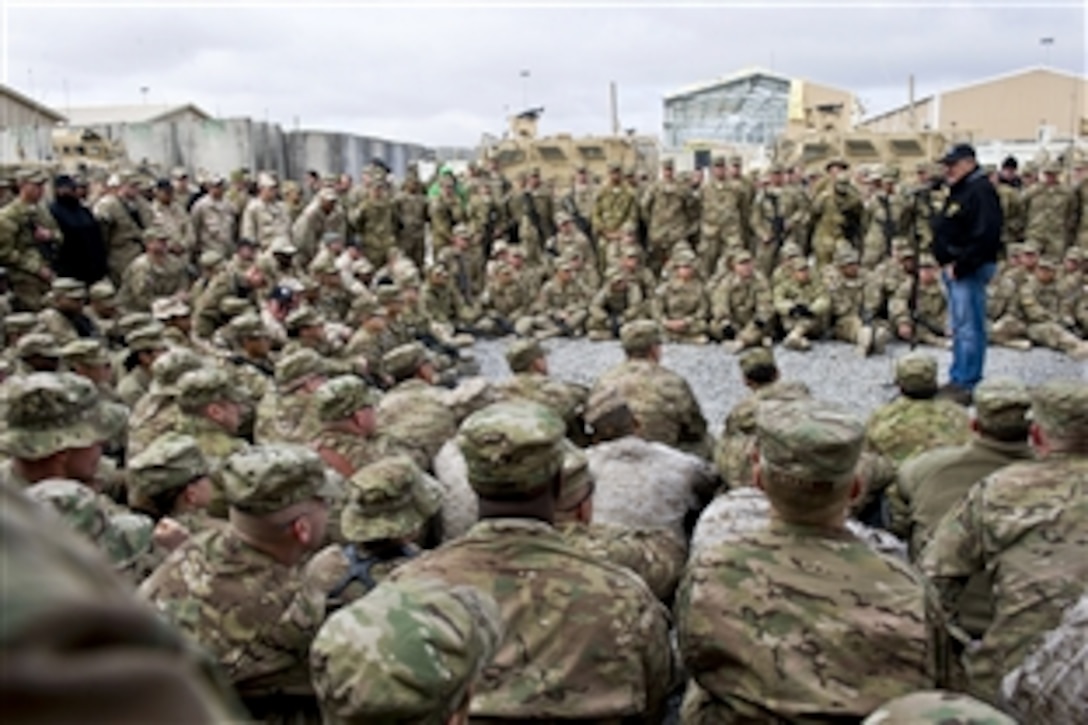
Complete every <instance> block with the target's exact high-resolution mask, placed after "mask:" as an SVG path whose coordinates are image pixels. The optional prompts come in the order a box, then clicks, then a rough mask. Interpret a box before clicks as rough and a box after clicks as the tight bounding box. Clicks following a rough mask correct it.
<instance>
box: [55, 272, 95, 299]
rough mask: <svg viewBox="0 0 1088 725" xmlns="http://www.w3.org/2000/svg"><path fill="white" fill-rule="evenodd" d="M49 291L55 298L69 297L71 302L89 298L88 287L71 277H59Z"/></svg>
mask: <svg viewBox="0 0 1088 725" xmlns="http://www.w3.org/2000/svg"><path fill="white" fill-rule="evenodd" d="M49 291H50V292H51V293H52V294H53V296H54V297H67V298H68V299H71V300H80V301H82V300H84V299H86V298H87V285H85V284H83V283H82V282H80V281H79V280H78V279H72V278H71V277H57V278H56V279H55V280H53V283H52V284H51V285H49Z"/></svg>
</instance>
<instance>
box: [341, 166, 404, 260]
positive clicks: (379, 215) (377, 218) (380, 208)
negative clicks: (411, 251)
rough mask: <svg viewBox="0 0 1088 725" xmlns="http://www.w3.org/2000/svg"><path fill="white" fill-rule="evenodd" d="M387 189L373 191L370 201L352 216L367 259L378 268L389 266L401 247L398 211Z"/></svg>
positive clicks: (379, 186) (374, 187) (368, 199)
mask: <svg viewBox="0 0 1088 725" xmlns="http://www.w3.org/2000/svg"><path fill="white" fill-rule="evenodd" d="M386 188H387V187H386V186H385V184H384V182H383V183H382V184H381V185H375V186H373V187H371V190H370V194H369V197H368V198H367V199H366V201H364V202H363V203H362V204H361V205H360V206H358V207H357V208H356V209H354V210H353V211H352V212H351V213H350V214H349V215H348V220H349V222H350V223H351V227H352V229H354V230H355V234H356V236H358V238H359V244H360V249H361V250H362V252H363V256H364V257H366V258H367V259H369V260H370V263H371V264H373V265H374V266H375V267H380V266H382V265H383V264H385V263H386V260H387V259H388V256H389V250H391V249H393V248H394V247H395V246H396V245H397V223H396V207H395V205H394V203H393V200H392V199H391V198H389V194H388V193H387V191H386Z"/></svg>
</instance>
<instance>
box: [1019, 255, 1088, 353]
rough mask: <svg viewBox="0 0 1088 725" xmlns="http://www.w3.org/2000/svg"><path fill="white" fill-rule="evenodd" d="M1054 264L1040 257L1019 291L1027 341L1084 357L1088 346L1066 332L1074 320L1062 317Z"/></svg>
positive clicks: (1061, 303) (1061, 304)
mask: <svg viewBox="0 0 1088 725" xmlns="http://www.w3.org/2000/svg"><path fill="white" fill-rule="evenodd" d="M1056 265H1057V263H1056V261H1055V260H1052V259H1049V258H1041V259H1040V260H1039V267H1038V269H1037V271H1036V274H1035V275H1034V276H1032V277H1031V278H1030V279H1028V280H1027V283H1026V284H1024V285H1023V286H1022V287H1021V288H1020V294H1019V301H1020V310H1021V311H1022V312H1023V315H1024V321H1025V322H1027V336H1028V339H1030V340H1031V341H1032V342H1034V343H1035V344H1036V345H1042V346H1044V347H1049V348H1053V349H1055V350H1061V351H1062V352H1066V353H1071V354H1074V355H1076V356H1077V357H1078V358H1079V357H1082V356H1083V357H1084V358H1088V345H1086V344H1085V343H1084V342H1082V341H1081V340H1080V339H1079V338H1078V337H1077V336H1076V335H1074V334H1073V333H1072V332H1071V331H1070V328H1072V327H1073V326H1074V324H1075V323H1074V321H1073V320H1072V319H1071V318H1067V317H1065V316H1064V315H1063V314H1062V307H1063V305H1064V300H1063V299H1062V297H1061V288H1060V287H1059V286H1058V283H1057V282H1056V281H1055V279H1054V271H1055V267H1056ZM1044 275H1048V276H1047V277H1044Z"/></svg>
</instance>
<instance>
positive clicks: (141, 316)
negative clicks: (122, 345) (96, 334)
mask: <svg viewBox="0 0 1088 725" xmlns="http://www.w3.org/2000/svg"><path fill="white" fill-rule="evenodd" d="M153 322H155V320H154V318H152V317H151V313H150V312H130V313H128V314H127V315H122V316H121V319H119V320H117V330H118V332H120V333H121V334H122V335H125V336H126V337H127V336H128V334H129V333H131V332H132V331H133V330H136V329H139V328H141V327H145V326H146V325H150V324H152V323H153Z"/></svg>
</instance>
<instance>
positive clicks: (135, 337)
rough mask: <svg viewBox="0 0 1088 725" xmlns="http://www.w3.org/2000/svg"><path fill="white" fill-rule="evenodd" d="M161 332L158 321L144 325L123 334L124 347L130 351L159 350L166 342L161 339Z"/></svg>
mask: <svg viewBox="0 0 1088 725" xmlns="http://www.w3.org/2000/svg"><path fill="white" fill-rule="evenodd" d="M162 333H163V328H162V325H161V324H159V323H158V322H154V323H152V324H150V325H144V326H143V327H140V328H138V329H135V330H133V331H132V332H130V333H128V334H127V335H126V336H125V347H127V348H128V349H129V351H130V352H145V351H148V350H161V349H163V348H165V347H166V343H165V342H164V341H163V339H162Z"/></svg>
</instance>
